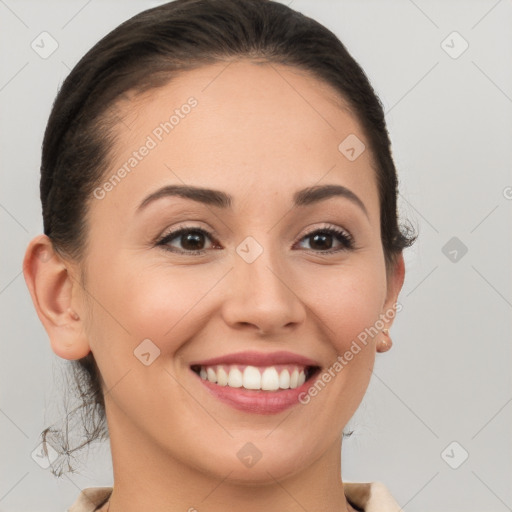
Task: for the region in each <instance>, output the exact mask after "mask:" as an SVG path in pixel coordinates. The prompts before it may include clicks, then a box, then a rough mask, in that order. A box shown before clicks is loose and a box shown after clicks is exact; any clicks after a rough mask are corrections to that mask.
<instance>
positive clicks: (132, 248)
mask: <svg viewBox="0 0 512 512" xmlns="http://www.w3.org/2000/svg"><path fill="white" fill-rule="evenodd" d="M219 73H220V74H219ZM190 96H194V97H195V98H196V99H197V101H198V105H197V107H195V108H194V109H192V111H191V113H190V114H189V115H188V116H186V117H185V118H184V119H181V120H180V123H179V125H177V126H176V127H175V128H174V130H173V131H172V132H171V133H170V134H169V135H166V137H165V138H164V139H163V140H162V142H160V143H159V144H158V146H157V147H156V148H155V149H153V150H152V151H151V152H150V153H149V155H148V156H147V157H145V158H144V159H143V160H142V161H141V162H140V163H138V165H137V167H136V168H135V169H134V170H133V171H132V172H131V173H130V174H128V175H127V176H126V177H125V178H124V179H122V180H121V182H120V183H119V184H117V185H116V186H115V187H114V188H113V190H112V191H110V192H109V193H108V194H106V196H105V197H104V198H103V199H101V200H98V199H92V200H91V203H90V210H89V213H88V215H89V217H88V219H89V246H88V250H87V258H86V259H85V263H84V265H83V267H80V265H78V264H77V263H75V262H73V261H69V260H66V259H64V258H63V257H61V256H59V255H58V254H57V253H55V252H54V251H53V249H52V245H51V242H50V240H49V239H48V237H46V236H45V235H39V236H38V237H36V238H34V239H33V240H32V241H31V242H30V244H29V246H28V248H27V252H26V256H25V261H24V275H25V279H26V282H27V285H28V287H29V290H30V293H31V296H32V299H33V301H34V305H35V307H36V310H37V313H38V316H39V318H40V319H41V322H42V323H43V325H44V327H45V329H46V331H47V333H48V335H49V338H50V342H51V347H52V350H53V351H54V352H55V353H56V354H57V355H58V356H60V357H62V358H65V359H79V358H81V357H84V356H85V355H86V354H88V353H89V352H90V351H92V352H93V354H94V357H95V359H96V361H97V363H98V366H99V368H100V371H101V375H102V378H103V381H104V382H103V385H104V390H105V392H106V397H105V401H106V412H107V420H108V427H109V432H110V438H111V449H112V457H113V467H114V491H113V494H112V498H111V504H110V512H120V511H124V512H135V511H140V510H152V511H155V512H157V511H164V510H165V511H169V510H194V508H195V509H196V510H198V511H199V512H202V511H208V512H217V511H223V510H226V509H225V504H226V503H229V506H230V507H229V508H230V510H244V511H247V512H253V511H261V510H267V511H270V512H271V511H282V510H288V511H296V510H297V511H298V510H301V511H302V510H304V509H306V510H316V511H334V510H340V511H346V510H348V511H353V510H355V509H354V508H353V507H352V506H351V505H350V504H349V503H348V502H347V500H346V499H345V494H344V486H343V483H342V476H341V440H342V431H343V428H344V427H345V425H346V424H347V422H348V421H349V419H350V418H351V417H352V415H353V414H354V412H355V411H356V409H357V407H358V406H359V404H360V402H361V400H362V398H363V396H364V393H365V391H366V389H367V386H368V384H369V380H370V377H371V370H372V368H373V364H374V360H375V353H376V352H377V351H385V350H386V347H385V346H384V345H382V343H381V339H382V338H383V335H378V336H376V337H375V338H369V341H368V344H367V345H366V347H363V349H362V350H361V351H360V352H359V353H358V354H357V355H356V356H355V357H354V358H353V359H352V360H351V361H350V363H349V364H347V365H346V366H345V367H344V368H343V370H342V371H341V372H339V373H338V374H337V375H336V378H334V379H332V380H331V381H330V382H329V383H328V384H327V385H326V387H325V389H323V390H322V391H321V392H320V393H319V394H318V395H317V396H316V397H314V399H312V400H311V401H310V403H308V404H307V405H300V404H298V405H296V406H293V407H292V408H291V409H288V410H285V411H284V412H281V413H278V414H270V415H258V414H251V413H247V412H242V411H238V410H236V409H233V408H232V407H229V406H228V405H225V404H223V403H221V402H219V401H218V400H217V399H216V398H214V397H212V396H211V395H210V394H209V393H208V392H207V391H206V390H205V388H204V386H203V384H202V383H201V382H200V381H199V380H198V378H197V377H196V376H195V375H193V374H192V373H191V371H190V369H189V364H190V362H191V361H194V360H201V359H208V358H211V357H215V356H219V355H224V354H229V353H233V352H240V351H242V350H248V349H250V350H257V351H260V352H273V351H278V350H289V351H291V352H295V353H298V354H301V355H304V356H307V357H310V358H312V359H314V360H316V361H318V362H319V364H320V365H321V366H322V367H323V368H328V367H329V366H330V365H331V364H332V363H333V362H334V361H335V360H336V357H337V356H338V355H339V354H343V353H344V352H345V351H346V350H348V348H349V347H350V344H351V343H352V341H353V340H355V339H356V338H357V336H358V334H359V333H361V332H362V331H364V329H365V328H366V327H369V326H372V325H374V324H375V322H376V320H378V319H379V315H382V314H385V313H386V311H389V310H390V309H392V308H393V305H394V304H395V303H396V301H397V298H398V294H399V292H400V289H401V287H402V284H403V280H404V263H403V259H402V257H401V255H400V257H399V258H398V259H397V264H396V265H395V266H394V267H393V268H391V269H390V272H389V273H388V275H387V274H386V267H385V264H384V253H383V249H382V245H381V233H380V212H379V199H378V192H377V185H376V180H375V171H374V170H373V168H372V160H371V158H372V157H371V152H370V150H369V149H367V150H366V151H364V152H363V153H362V154H361V155H360V156H359V158H357V159H356V160H355V161H352V162H351V161H349V160H348V159H347V158H346V157H345V156H344V155H343V154H342V153H341V152H340V151H339V150H338V145H339V144H340V142H341V141H342V140H344V139H345V138H346V137H347V136H348V135H349V134H356V135H357V137H358V138H359V139H361V140H362V141H365V139H366V138H365V135H364V133H363V131H362V129H361V127H360V124H359V123H358V121H357V119H356V118H355V117H354V116H353V115H352V114H351V113H350V111H349V110H348V109H347V108H345V107H344V106H343V102H342V101H341V99H340V98H339V97H337V95H336V93H335V91H334V90H333V89H331V88H330V87H329V86H328V85H326V84H324V83H322V82H320V81H318V80H316V79H314V78H312V77H310V76H308V75H307V74H306V73H304V72H302V71H299V70H297V69H293V68H289V67H285V66H281V65H275V64H272V65H269V64H265V63H255V62H252V61H238V62H233V63H231V64H230V65H229V66H228V67H226V64H215V65H208V66H205V67H202V68H200V69H197V70H193V71H188V72H186V73H183V74H181V75H180V76H179V77H177V78H176V79H174V80H173V82H171V83H170V84H168V85H166V86H164V87H162V88H160V89H157V90H151V91H149V92H148V93H145V94H143V95H139V96H137V97H135V96H133V95H132V96H131V97H130V98H128V99H125V100H123V101H122V102H120V103H119V104H118V107H119V109H118V110H119V115H121V116H122V117H123V121H124V122H123V123H119V125H118V126H117V128H116V130H117V139H116V144H115V148H114V150H113V151H112V154H113V158H112V162H111V165H110V168H109V172H108V173H107V174H106V176H107V177H109V176H111V175H112V173H114V172H115V171H116V170H117V169H118V168H119V167H120V166H122V165H123V163H124V162H125V161H126V160H127V158H129V156H130V154H131V153H132V151H134V150H137V149H138V148H139V147H140V146H141V145H142V144H143V143H144V142H145V140H146V137H147V136H148V135H149V134H151V133H152V131H153V130H154V128H155V127H156V126H158V125H159V123H160V122H162V121H164V120H165V119H167V118H168V116H169V114H168V113H172V111H173V110H174V109H175V108H179V107H180V106H181V105H183V104H184V103H186V101H187V99H188V98H189V97H190ZM366 147H367V148H368V144H367V145H366ZM172 184H187V185H194V186H200V187H207V188H212V189H217V190H221V191H223V192H226V193H228V194H230V195H231V196H233V204H232V209H231V210H230V209H223V208H219V207H216V206H212V205H208V206H206V205H204V204H201V203H199V202H195V201H192V200H190V199H185V198H179V197H167V198H164V199H160V200H158V201H156V202H154V203H152V204H150V205H148V206H147V208H146V209H144V210H143V211H142V212H140V213H137V212H136V210H137V206H138V205H139V203H140V202H141V201H142V200H143V199H144V198H145V197H146V196H147V195H149V194H150V193H151V192H153V191H154V190H156V189H158V188H160V187H161V186H164V185H172ZM323 184H337V185H343V186H345V187H347V188H349V189H350V190H352V191H353V192H354V193H355V194H356V195H357V196H358V197H359V198H360V199H361V200H362V201H363V203H364V205H365V207H366V209H367V212H368V216H366V214H365V213H364V212H363V211H362V210H361V209H360V208H359V207H358V206H357V205H355V204H354V203H352V202H351V201H349V200H348V199H346V198H343V197H331V198H329V199H326V200H323V201H319V202H318V203H316V204H313V205H310V206H303V207H296V208H293V207H292V196H293V193H294V192H295V191H297V190H299V189H302V188H305V187H310V186H313V185H323ZM184 223H185V224H186V225H187V226H189V227H196V226H198V227H201V228H203V229H205V230H207V231H209V232H211V231H215V233H216V234H217V236H216V237H214V238H213V240H212V241H210V240H209V239H208V238H206V239H205V249H206V250H205V252H204V254H200V255H186V254H178V253H175V252H170V251H166V250H165V249H164V248H163V247H161V246H156V245H155V243H154V241H155V240H156V239H157V238H158V237H160V236H162V235H165V234H167V233H168V232H170V231H172V230H175V229H176V228H178V227H181V226H182V225H183V224H184ZM326 223H327V224H328V225H332V226H335V227H338V228H341V229H344V230H346V231H348V232H349V233H350V234H351V235H352V236H353V238H354V240H355V243H356V246H357V249H356V250H353V251H349V250H341V251H338V252H334V253H331V254H326V253H325V251H324V252H322V250H321V249H320V250H318V249H316V251H315V249H314V248H313V249H312V248H311V247H312V246H313V243H312V240H311V238H307V237H306V236H305V235H307V234H308V233H310V232H313V231H315V230H319V229H321V228H325V226H326ZM247 236H252V237H253V238H254V239H255V240H256V241H257V242H258V243H259V244H260V245H261V247H262V248H263V253H262V254H261V255H260V256H259V257H258V258H257V259H256V260H255V261H254V262H253V263H251V264H249V263H247V262H246V261H244V259H242V258H241V257H240V256H239V255H238V254H237V252H236V251H235V249H236V247H237V246H238V245H239V244H240V242H242V240H244V239H245V238H246V237H247ZM181 241H182V240H181ZM215 243H217V244H218V245H219V246H220V247H221V249H214V248H211V247H212V244H215ZM170 244H171V243H170V242H169V244H168V245H170ZM333 244H334V245H333V248H334V249H339V248H340V247H343V246H342V245H341V244H340V243H339V242H338V241H337V240H336V238H333ZM172 247H174V248H176V249H177V250H179V249H180V248H181V250H184V249H183V247H184V246H183V245H180V239H179V238H175V239H174V241H173V242H172ZM185 247H187V246H185ZM80 270H84V271H85V274H86V277H87V279H86V282H85V284H84V283H80ZM75 313H76V314H75ZM391 324H392V320H390V321H388V322H387V324H386V327H387V328H389V327H390V326H391ZM147 338H149V339H150V340H152V342H153V343H154V344H155V345H157V346H158V348H159V349H160V351H161V352H160V356H159V357H158V358H156V359H155V360H154V362H153V363H152V364H151V365H149V366H145V365H144V364H142V363H141V362H140V361H139V359H138V358H137V357H134V353H133V352H134V350H135V349H136V347H137V346H138V345H139V344H140V343H141V341H142V340H144V339H147ZM107 390H108V392H107ZM247 442H251V443H253V444H254V445H255V446H256V447H257V448H258V450H259V451H260V452H261V454H262V457H261V459H260V460H259V461H258V462H257V463H256V464H255V465H254V466H252V467H246V466H245V465H244V464H242V463H241V461H240V460H239V458H238V457H237V452H238V451H239V450H240V449H241V448H242V447H243V446H244V445H245V444H246V443H247ZM104 510H106V507H104Z"/></svg>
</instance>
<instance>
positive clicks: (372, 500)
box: [68, 482, 402, 512]
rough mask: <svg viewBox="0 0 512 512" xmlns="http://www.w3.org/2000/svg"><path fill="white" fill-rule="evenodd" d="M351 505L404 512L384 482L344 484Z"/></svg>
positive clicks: (81, 507)
mask: <svg viewBox="0 0 512 512" xmlns="http://www.w3.org/2000/svg"><path fill="white" fill-rule="evenodd" d="M343 487H344V489H345V496H346V497H347V500H348V501H349V503H350V504H351V505H352V506H353V507H356V508H358V509H360V510H362V511H364V512H402V509H401V508H400V507H399V506H398V503H397V502H396V501H395V500H394V498H393V496H391V493H390V492H389V491H388V489H387V488H386V486H385V485H384V484H383V483H382V482H368V483H358V482H343ZM111 493H112V487H88V488H86V489H84V490H82V492H81V493H80V494H79V495H78V498H77V500H76V501H75V502H74V503H73V505H71V507H70V508H69V509H68V512H93V511H94V509H95V508H96V507H97V506H98V505H101V504H102V503H104V502H105V500H107V498H108V497H109V496H110V494H111Z"/></svg>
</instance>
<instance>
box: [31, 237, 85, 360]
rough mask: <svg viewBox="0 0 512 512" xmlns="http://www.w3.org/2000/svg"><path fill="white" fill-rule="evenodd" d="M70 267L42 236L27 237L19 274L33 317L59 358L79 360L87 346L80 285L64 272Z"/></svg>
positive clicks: (68, 270)
mask: <svg viewBox="0 0 512 512" xmlns="http://www.w3.org/2000/svg"><path fill="white" fill-rule="evenodd" d="M71 270H72V269H71V266H70V265H69V264H68V263H66V262H65V261H64V260H63V259H62V258H61V257H60V255H59V254H58V253H57V252H56V251H55V250H54V249H53V244H52V242H51V240H50V239H49V238H48V237H47V236H46V235H39V236H37V237H35V238H34V239H33V240H31V242H30V243H29V245H28V247H27V250H26V252H25V258H24V260H23V275H24V277H25V282H26V283H27V286H28V289H29V291H30V295H31V297H32V301H33V303H34V306H35V308H36V312H37V316H38V317H39V320H41V323H42V324H43V326H44V328H45V330H46V332H47V334H48V336H49V338H50V343H51V347H52V350H53V351H54V352H55V354H57V355H58V356H59V357H62V358H63V359H80V358H82V357H85V356H86V355H87V354H88V353H89V352H90V347H89V343H88V340H87V337H86V335H85V330H84V325H83V320H81V319H80V317H81V316H83V315H81V314H80V311H77V308H79V304H78V296H79V294H78V293H77V292H78V291H79V290H77V287H79V286H80V285H79V283H78V281H77V280H76V279H74V278H73V277H71V276H70V274H69V273H68V272H71ZM75 302H76V303H75Z"/></svg>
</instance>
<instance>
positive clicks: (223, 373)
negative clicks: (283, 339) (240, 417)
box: [192, 364, 318, 391]
mask: <svg viewBox="0 0 512 512" xmlns="http://www.w3.org/2000/svg"><path fill="white" fill-rule="evenodd" d="M317 369H318V367H316V366H302V365H292V364H290V365H274V366H267V367H256V366H251V365H235V364H231V365H213V366H201V365H194V366H192V370H193V371H194V372H195V373H197V374H198V375H199V376H200V377H201V379H203V380H206V381H208V382H211V383H214V384H217V385H218V386H227V387H230V388H244V389H247V390H262V391H279V390H284V389H295V388H298V387H299V386H302V385H303V384H304V383H305V382H306V381H307V380H308V379H309V378H310V377H311V376H312V375H313V374H314V373H315V371H316V370H317Z"/></svg>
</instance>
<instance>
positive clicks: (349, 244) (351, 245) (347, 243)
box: [155, 226, 357, 256]
mask: <svg viewBox="0 0 512 512" xmlns="http://www.w3.org/2000/svg"><path fill="white" fill-rule="evenodd" d="M186 233H201V234H203V235H204V236H205V237H207V238H209V239H210V240H212V238H213V239H214V237H215V234H214V233H210V232H208V231H206V230H204V229H202V228H200V227H197V226H196V227H181V228H178V229H177V230H175V231H172V232H170V233H168V234H166V235H164V236H162V237H161V238H160V239H159V240H157V241H156V243H155V245H156V246H160V247H162V249H164V250H165V251H169V252H172V253H177V254H186V255H189V256H193V255H200V254H204V253H205V252H206V251H208V250H209V249H199V250H195V251H194V250H189V251H187V250H177V249H175V248H170V247H169V246H167V244H168V243H169V242H171V241H172V240H174V239H175V238H178V237H180V236H181V235H183V234H186ZM317 233H323V234H330V235H334V236H335V238H336V239H337V240H338V241H339V242H340V243H341V244H342V245H343V247H341V248H339V249H329V250H327V251H315V250H314V249H306V250H307V251H308V252H313V253H315V254H333V253H338V252H340V251H353V250H355V249H357V248H356V246H355V242H354V239H353V237H352V236H351V235H350V234H349V233H348V232H347V231H345V230H343V229H340V228H337V227H325V228H319V229H315V230H313V231H310V232H309V233H306V234H305V235H304V236H303V237H302V238H301V239H300V241H302V240H304V239H307V238H311V237H312V236H313V235H315V234H317ZM212 243H213V242H212ZM214 245H215V244H214Z"/></svg>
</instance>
